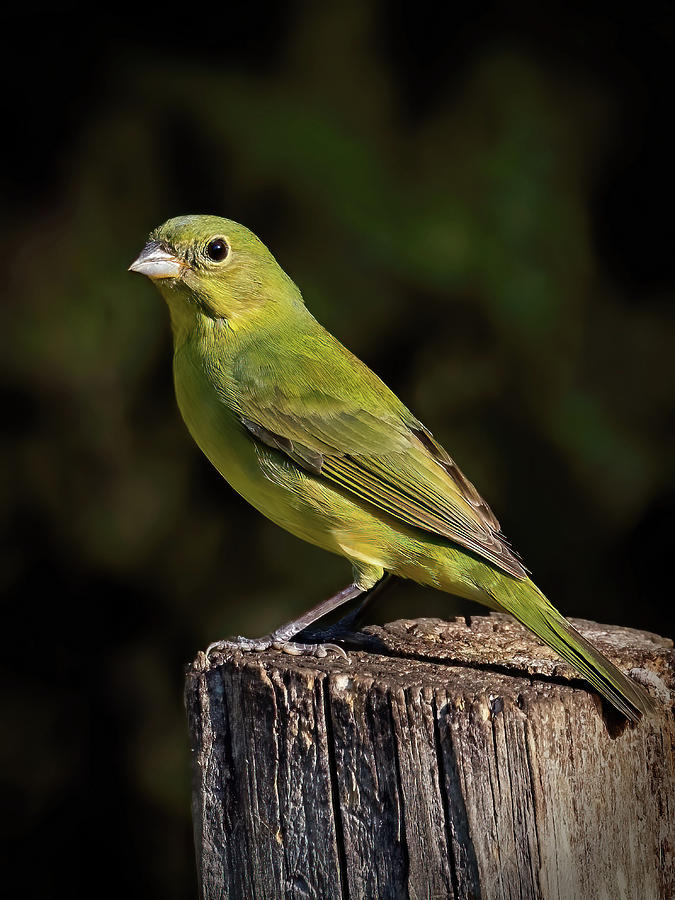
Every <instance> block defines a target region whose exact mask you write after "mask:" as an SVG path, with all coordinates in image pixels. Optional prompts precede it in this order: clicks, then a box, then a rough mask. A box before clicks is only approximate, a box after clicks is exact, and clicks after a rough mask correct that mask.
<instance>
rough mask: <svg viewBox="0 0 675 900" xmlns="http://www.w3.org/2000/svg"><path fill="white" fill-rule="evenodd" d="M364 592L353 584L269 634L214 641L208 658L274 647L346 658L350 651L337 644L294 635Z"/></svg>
mask: <svg viewBox="0 0 675 900" xmlns="http://www.w3.org/2000/svg"><path fill="white" fill-rule="evenodd" d="M364 593H366V591H365V589H364V588H362V587H360V586H359V585H358V584H356V583H353V584H350V585H348V586H347V587H346V588H343V589H342V590H341V591H338V593H337V594H333V596H332V597H329V598H328V600H324V601H323V602H322V603H319V604H318V605H317V606H314V607H312V609H309V610H307V612H306V613H304V615H302V616H300V618H299V619H294V620H293V621H292V622H288V623H287V624H286V625H282V626H281V628H277V629H276V631H273V632H272V633H271V634H266V635H265V636H264V637H261V638H246V637H241V636H240V637H236V638H233V639H231V640H225V641H214V642H213V643H212V644H209V646H208V647H207V648H206V656H207V658H208V656H209V655H210V654H211V653H213V652H214V650H215V651H220V652H227V651H228V650H269V649H270V647H272V648H274V649H276V650H283V651H284V652H285V653H290V654H292V655H299V654H301V653H308V654H311V655H312V656H319V657H322V656H326V654H327V652H328V651H329V650H333V651H335V652H336V653H340V654H342V656H344V657H345V659H347V654H346V653H345V651H344V650H343V649H342V647H338V646H337V644H301V643H297V642H295V641H292V640H291V638H292V637H294V636H295V635H296V634H298V633H299V632H301V631H302V630H303V629H304V628H307V627H308V626H309V625H311V624H312V622H316V620H317V619H320V618H321V617H322V616H325V615H328V613H329V612H332V611H333V610H334V609H336V608H337V607H338V606H341V605H342V604H343V603H347V602H348V601H349V600H355V599H356V598H357V597H360V596H361V594H364Z"/></svg>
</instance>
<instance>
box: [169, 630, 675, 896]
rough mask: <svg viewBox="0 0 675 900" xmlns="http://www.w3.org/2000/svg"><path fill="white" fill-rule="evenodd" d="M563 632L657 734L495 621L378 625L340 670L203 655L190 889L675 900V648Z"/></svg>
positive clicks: (197, 684)
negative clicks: (627, 682)
mask: <svg viewBox="0 0 675 900" xmlns="http://www.w3.org/2000/svg"><path fill="white" fill-rule="evenodd" d="M575 624H577V626H578V627H579V628H580V629H581V631H582V632H583V633H585V634H586V636H587V637H589V638H590V639H591V640H593V641H594V642H596V643H597V644H598V646H599V647H600V648H601V649H602V650H603V652H605V653H607V654H608V655H609V656H610V657H611V658H612V659H613V660H614V661H616V662H617V663H618V664H619V665H621V666H622V667H623V668H624V669H626V670H628V671H631V672H632V674H633V676H634V677H636V678H638V679H639V680H641V681H642V682H643V683H644V684H646V685H647V686H648V687H649V688H650V690H651V691H652V692H653V693H655V694H656V695H658V696H660V697H661V699H662V700H663V718H662V719H661V720H660V721H657V722H651V723H648V722H642V723H640V725H638V726H636V727H631V726H629V725H627V723H626V722H625V721H624V720H623V719H622V718H621V717H620V716H619V715H618V714H617V713H615V712H614V711H613V710H611V709H609V708H608V707H607V706H606V705H604V704H603V703H602V701H601V700H600V699H599V698H598V697H597V696H596V695H594V694H593V693H592V692H590V690H587V689H586V688H585V686H584V685H583V683H582V682H581V681H580V680H579V679H578V677H577V676H576V674H575V673H574V672H573V671H572V670H571V669H570V668H569V667H568V666H566V665H565V664H564V663H562V662H561V661H560V660H558V659H557V658H556V657H555V655H554V654H553V653H552V651H550V650H549V649H548V648H546V647H544V646H543V645H541V644H539V643H538V642H537V641H536V639H535V638H533V637H532V636H531V635H530V634H529V633H528V632H526V631H525V630H524V629H522V628H521V627H520V626H519V625H518V624H517V623H515V622H513V621H512V620H511V619H509V618H507V617H504V616H497V615H492V616H479V617H474V618H472V619H471V620H470V621H468V622H467V621H465V620H464V619H457V620H454V621H450V622H446V621H441V620H431V619H425V620H419V621H407V620H406V621H400V622H394V623H391V624H389V625H387V626H384V627H379V626H371V627H369V628H366V629H364V630H363V631H362V632H359V633H358V634H356V635H355V636H354V639H353V644H354V646H355V647H356V648H358V649H355V650H351V651H350V658H351V664H348V663H347V662H345V661H344V660H342V659H333V658H326V659H322V660H317V659H312V658H304V657H290V656H287V655H285V654H283V653H280V652H278V651H267V652H264V653H259V654H255V655H246V654H236V655H235V656H233V657H231V658H228V659H225V660H218V659H217V658H216V660H213V661H212V662H211V664H210V665H208V666H207V665H206V664H205V660H204V658H203V656H201V655H200V657H199V658H198V660H197V661H196V662H195V664H194V665H193V666H192V667H191V669H190V670H189V672H188V676H187V682H186V703H187V710H188V717H189V725H190V734H191V739H192V748H193V762H194V793H193V819H194V827H195V845H196V850H197V867H198V873H199V880H200V890H201V896H202V897H204V898H209V900H211V898H226V897H229V898H256V900H262V898H271V900H276V898H279V897H291V898H333V897H335V898H347V897H349V898H352V900H360V898H370V897H372V898H378V900H379V898H399V897H401V898H408V897H410V898H418V897H419V898H434V897H435V898H443V897H448V898H474V897H483V898H488V900H491V898H500V900H501V898H511V897H513V898H516V897H518V898H545V900H548V898H558V900H566V898H596V897H597V898H600V897H625V898H632V897H635V896H640V897H649V898H652V897H653V898H669V897H671V896H675V874H674V860H673V852H674V848H673V844H674V840H673V834H674V830H675V828H674V825H675V822H674V816H675V801H674V799H673V798H674V797H675V783H674V763H673V759H674V754H673V745H674V741H673V738H674V735H675V726H674V724H673V714H672V709H671V707H670V703H669V696H670V689H672V688H673V686H674V685H675V659H674V655H673V650H672V642H670V641H668V640H666V639H664V638H659V637H658V636H656V635H651V634H647V633H645V632H639V631H635V630H633V629H621V628H614V627H611V626H600V625H596V624H594V623H591V622H581V621H577V622H576V623H575Z"/></svg>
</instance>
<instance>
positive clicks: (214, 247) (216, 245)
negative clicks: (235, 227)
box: [206, 238, 230, 262]
mask: <svg viewBox="0 0 675 900" xmlns="http://www.w3.org/2000/svg"><path fill="white" fill-rule="evenodd" d="M229 252H230V248H229V247H228V246H227V242H226V241H225V240H223V238H214V240H212V241H209V243H208V244H207V245H206V255H207V256H208V258H209V259H212V260H213V261H214V262H222V261H223V260H224V259H225V257H226V256H227V254H228V253H229Z"/></svg>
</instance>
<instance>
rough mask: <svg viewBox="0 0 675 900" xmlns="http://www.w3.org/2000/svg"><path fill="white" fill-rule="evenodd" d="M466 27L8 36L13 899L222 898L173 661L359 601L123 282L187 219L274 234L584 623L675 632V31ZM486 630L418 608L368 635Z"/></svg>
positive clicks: (66, 19)
mask: <svg viewBox="0 0 675 900" xmlns="http://www.w3.org/2000/svg"><path fill="white" fill-rule="evenodd" d="M472 6H475V5H472V4H468V5H467V4H461V5H459V4H458V5H456V6H447V7H446V6H445V5H440V4H439V5H438V6H436V5H430V4H425V3H417V4H414V5H410V4H397V3H374V2H344V3H341V4H336V5H335V6H332V5H331V4H309V3H308V4H300V3H286V4H283V3H282V4H278V5H274V6H272V7H269V8H268V9H267V10H265V8H264V7H263V6H262V5H260V4H253V3H249V4H247V5H246V4H244V5H232V4H220V5H218V4H216V5H214V4H211V5H203V6H193V7H191V8H189V9H188V8H183V9H182V10H181V11H175V12H172V11H171V10H170V9H169V8H168V7H166V8H163V7H162V5H161V4H160V5H156V4H155V5H152V6H151V7H149V8H148V11H147V13H146V14H145V15H140V14H138V13H129V15H128V16H124V17H121V16H120V17H113V16H111V15H110V14H106V13H105V12H104V11H103V10H96V11H95V14H93V15H91V16H90V15H89V13H86V14H85V13H84V12H83V13H82V18H80V17H77V16H74V15H73V16H68V15H66V14H65V13H64V12H63V11H60V12H59V14H58V15H53V16H51V17H50V16H49V15H47V14H44V13H43V14H41V15H40V16H37V15H36V14H32V15H30V16H28V15H22V14H13V15H8V14H4V15H3V17H2V26H3V33H4V35H5V39H6V45H7V48H8V51H9V52H7V53H5V55H4V58H3V65H4V66H5V67H6V71H5V72H4V73H3V76H4V78H3V86H4V89H3V120H4V125H5V137H4V139H3V150H4V151H5V155H6V159H5V162H4V165H3V167H2V196H3V198H4V211H3V216H2V221H1V223H0V224H1V230H2V249H3V272H4V282H5V286H6V290H5V291H3V294H4V295H5V296H4V300H3V304H2V309H1V312H0V334H1V335H2V340H3V349H2V354H1V358H0V366H1V367H2V376H3V377H2V392H3V395H2V401H3V402H2V411H3V419H4V423H5V431H6V439H5V441H4V444H3V450H2V453H3V459H2V468H1V476H0V477H1V478H2V490H3V502H2V515H3V519H4V523H3V524H4V525H5V526H6V539H5V540H4V542H3V550H2V554H3V556H2V561H3V564H2V568H1V573H0V574H1V578H2V585H3V588H4V591H3V594H4V597H5V603H4V611H3V623H4V627H3V642H2V643H3V653H2V657H3V665H4V668H5V672H4V673H3V674H4V677H3V682H2V684H3V694H4V711H3V716H2V723H3V739H2V742H1V750H0V753H1V754H2V761H3V767H2V772H3V775H2V777H3V787H4V788H5V792H6V798H7V802H6V803H5V804H4V808H3V815H2V827H3V829H5V830H6V832H7V833H6V834H5V835H3V844H4V847H5V848H6V849H8V850H9V858H10V861H11V864H12V866H13V867H15V868H16V870H17V871H20V870H22V872H23V886H22V896H37V895H40V896H41V897H44V896H49V895H51V893H52V892H53V891H54V889H55V888H56V887H60V888H61V889H63V890H65V891H67V892H68V896H71V897H77V896H98V897H108V896H120V895H121V896H143V897H146V898H152V897H158V898H159V897H162V898H182V897H190V896H194V895H195V890H196V888H195V877H194V861H193V852H192V844H191V824H190V814H189V780H190V773H189V757H188V750H187V740H186V729H185V722H184V714H183V708H182V700H181V691H182V679H183V666H184V664H185V663H186V662H187V661H188V660H190V659H191V658H192V657H193V656H194V654H195V652H196V650H197V649H198V648H200V647H204V646H205V645H206V644H207V643H208V642H209V641H210V640H212V639H214V638H217V637H221V636H224V635H227V634H231V633H239V632H243V633H249V634H261V633H263V632H265V631H267V630H269V629H270V628H272V627H274V626H275V625H277V624H280V623H281V622H282V621H284V620H285V619H287V618H288V617H290V616H291V615H293V614H295V613H299V612H300V611H302V610H303V608H305V607H306V606H307V605H309V604H310V603H313V602H315V601H317V600H318V599H320V598H322V597H323V596H325V595H327V594H328V593H330V592H331V591H333V590H335V589H337V588H338V587H341V586H342V585H343V584H344V583H345V582H346V580H347V577H348V571H347V569H346V566H345V565H344V563H343V562H342V561H341V560H340V559H338V558H333V557H329V556H328V555H327V554H324V553H322V552H321V551H319V550H316V549H314V548H312V547H309V546H306V545H304V544H302V543H300V542H298V541H297V540H295V539H294V538H292V537H290V536H289V535H286V534H285V533H283V532H281V531H280V530H278V529H276V528H275V527H274V526H273V525H271V524H269V523H267V522H265V521H263V520H262V519H261V518H260V517H259V516H258V515H257V513H255V512H254V511H253V510H252V509H250V508H248V507H247V506H246V505H245V504H244V502H243V501H241V500H239V499H238V498H237V497H236V496H235V495H234V494H233V493H232V492H231V491H230V490H229V489H228V487H227V486H226V485H225V484H224V483H223V482H222V481H221V480H220V479H219V477H218V476H217V474H216V472H215V470H212V469H211V467H210V466H209V464H208V463H207V461H206V460H205V459H204V458H203V457H202V456H201V455H200V453H199V452H198V450H197V449H196V447H195V446H194V445H193V444H192V442H191V440H190V438H189V436H188V434H187V432H186V430H185V428H184V426H183V424H182V422H181V421H180V418H179V415H178V412H177V410H176V407H175V402H174V398H173V387H172V382H171V346H170V333H169V328H168V316H167V314H166V310H165V309H164V306H163V303H162V301H161V298H160V297H159V294H158V293H157V292H156V291H155V290H154V289H153V288H152V286H151V285H150V284H149V283H148V282H147V281H146V280H145V279H142V278H139V277H138V276H132V275H129V274H127V272H126V267H127V266H128V264H129V262H130V261H131V260H132V259H133V258H134V256H135V255H136V254H137V253H138V251H139V250H140V249H141V247H142V246H143V243H144V239H145V237H146V235H147V233H148V232H149V231H150V229H152V228H153V227H154V226H156V225H157V224H159V223H161V222H162V221H163V220H165V219H166V218H168V217H170V216H174V215H178V214H184V213H193V212H209V213H217V214H222V215H225V216H228V217H231V218H234V219H236V220H238V221H241V222H244V223H245V224H247V225H249V226H250V227H251V228H252V229H253V230H254V231H255V232H257V233H258V234H259V235H260V236H261V237H262V239H263V240H264V241H265V242H266V243H268V244H269V246H270V247H271V248H272V250H273V252H274V253H275V255H276V256H277V258H278V260H279V262H280V263H281V265H282V266H283V267H284V268H285V269H286V270H287V271H288V272H289V273H290V274H291V276H292V277H293V278H294V280H295V281H296V282H297V283H298V284H299V285H300V286H301V288H302V289H303V291H304V294H305V298H306V300H307V303H308V305H309V307H310V308H311V309H312V311H313V312H314V313H315V315H316V316H317V317H318V318H319V319H320V320H321V321H322V322H323V323H324V324H325V325H326V326H327V327H328V328H329V329H330V330H331V331H333V332H334V333H335V334H336V335H337V336H338V337H339V338H340V339H341V340H342V341H343V342H344V343H346V344H347V345H348V346H349V347H350V348H351V349H352V350H354V351H355V352H356V353H357V354H358V355H359V356H361V357H362V358H363V359H364V360H366V361H367V362H368V363H369V364H370V365H371V366H372V367H373V368H374V369H375V371H377V372H378V373H379V374H380V375H381V376H382V377H383V378H384V379H385V380H386V381H388V382H389V384H390V385H391V386H392V387H393V388H394V389H395V390H396V391H397V393H399V394H400V396H401V397H402V398H403V400H404V401H405V402H406V403H407V404H408V405H409V406H410V407H411V408H412V409H413V410H414V411H415V412H416V414H417V415H418V416H419V417H420V418H421V419H422V420H423V421H424V422H425V423H426V424H427V425H428V426H429V427H430V428H431V429H432V430H433V431H434V433H435V434H436V436H437V437H438V438H439V439H440V440H441V441H442V442H443V443H444V444H445V445H446V446H447V447H448V448H449V449H450V450H451V452H452V453H453V455H454V456H455V458H456V459H457V460H458V462H459V464H460V465H461V466H462V468H463V469H464V470H465V472H466V473H467V474H468V476H469V477H470V478H471V479H472V480H474V481H475V482H476V484H477V485H478V486H479V488H480V489H481V491H482V492H483V493H484V495H485V496H486V497H487V499H488V500H489V502H490V503H491V504H492V506H493V507H494V508H495V509H496V510H497V512H498V514H499V516H500V518H501V521H502V525H503V527H504V530H505V532H506V533H507V535H508V536H509V537H510V538H511V539H512V541H513V543H514V545H515V547H516V548H517V549H518V550H519V551H520V552H521V553H522V555H523V557H524V558H525V560H526V562H527V563H528V565H529V566H530V567H531V569H532V570H533V573H534V577H535V579H536V580H537V582H538V583H539V584H540V586H541V587H542V588H543V589H544V590H545V591H546V592H547V593H548V595H549V596H550V597H551V599H552V600H553V601H554V602H555V603H556V605H558V606H559V607H560V608H561V609H562V610H563V611H565V612H566V613H568V614H570V615H580V616H584V617H588V618H595V619H597V620H600V621H607V622H614V623H621V624H628V625H632V626H636V627H641V628H647V629H652V630H654V631H657V632H660V633H664V634H670V635H672V634H673V631H675V628H674V622H673V604H672V599H671V593H670V590H669V584H668V577H667V576H668V569H669V563H670V560H671V558H672V550H671V541H672V524H671V523H672V517H673V512H674V506H675V484H674V480H673V467H672V456H673V446H674V441H673V422H674V417H673V402H672V401H673V390H672V385H673V376H674V374H675V362H674V359H673V357H674V353H675V351H674V350H673V330H672V325H673V324H674V321H673V320H674V315H673V290H674V287H675V284H674V282H675V258H674V256H673V252H672V243H673V228H672V225H671V219H672V210H673V207H674V205H675V204H674V201H675V180H674V178H673V162H672V161H673V159H674V158H675V141H674V139H673V133H672V131H671V120H672V110H673V106H672V96H673V87H674V85H673V52H674V50H675V47H674V44H675V17H674V15H673V12H672V6H671V4H668V3H653V4H646V5H645V4H643V5H641V6H640V7H639V9H638V10H637V11H636V10H632V12H631V14H630V15H629V14H628V13H625V14H622V13H621V12H619V11H617V10H616V9H614V10H613V11H612V13H611V16H610V15H605V14H603V13H601V12H600V11H595V12H593V11H590V12H589V11H588V9H586V8H585V5H582V4H565V5H564V9H563V8H562V7H561V8H557V7H556V6H554V5H551V4H544V5H543V6H540V5H538V4H527V3H520V2H515V3H510V4H508V6H507V5H500V4H493V3H489V2H488V3H483V4H481V5H480V11H477V10H476V9H473V8H472ZM441 9H447V18H445V20H444V21H441V19H440V18H439V16H440V10H441ZM32 12H33V11H32V10H31V13H32ZM465 611H471V612H474V611H478V610H477V609H475V608H472V607H469V605H467V604H464V603H460V602H456V601H454V600H453V599H452V598H448V597H447V596H442V595H438V594H434V593H433V592H431V591H423V590H422V589H419V588H417V587H415V586H414V585H406V586H404V587H401V588H398V589H396V591H393V592H392V593H391V594H387V595H385V597H383V599H382V601H381V602H380V603H379V604H378V605H377V607H376V608H374V609H373V612H372V616H371V618H372V619H373V620H379V621H382V620H386V619H391V618H396V617H399V616H405V615H423V614H432V615H446V616H451V615H453V614H455V613H457V612H465ZM92 869H94V870H95V871H96V880H95V881H94V882H92V881H90V880H89V878H90V872H91V870H92ZM26 879H27V882H28V883H27V884H26ZM6 883H7V882H6Z"/></svg>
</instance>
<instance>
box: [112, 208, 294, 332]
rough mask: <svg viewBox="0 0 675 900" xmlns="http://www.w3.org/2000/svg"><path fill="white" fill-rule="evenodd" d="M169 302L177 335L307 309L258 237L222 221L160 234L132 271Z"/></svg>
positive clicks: (177, 222)
mask: <svg viewBox="0 0 675 900" xmlns="http://www.w3.org/2000/svg"><path fill="white" fill-rule="evenodd" d="M129 270H130V271H131V272H139V273H140V274H142V275H147V277H148V278H150V279H151V280H152V281H154V282H155V284H156V285H157V287H158V288H159V290H160V292H161V294H162V296H163V297H164V299H165V300H166V301H167V303H168V305H169V309H170V312H171V319H172V323H173V326H174V332H176V335H177V336H178V332H184V331H185V330H188V331H189V330H190V328H191V327H192V326H193V325H194V323H195V322H197V321H199V319H200V317H201V318H206V319H211V320H227V321H228V322H229V323H230V324H231V325H232V326H233V327H237V326H238V325H242V324H244V325H245V323H246V321H247V320H248V319H251V318H253V317H255V316H256V315H257V314H260V313H261V312H262V313H263V314H264V313H269V312H272V310H274V311H275V312H279V313H281V314H282V315H283V311H284V309H289V308H291V307H293V306H296V305H298V304H302V297H301V295H300V292H299V291H298V289H297V287H296V286H295V284H293V282H292V281H291V279H290V278H289V277H288V276H287V275H286V273H285V272H284V271H283V269H282V268H281V266H279V264H278V263H277V261H276V260H275V258H274V257H273V256H272V254H271V253H270V251H269V250H268V249H267V247H266V246H265V245H264V244H263V242H262V241H261V240H259V239H258V238H257V237H256V236H255V235H254V234H253V232H252V231H249V229H248V228H245V227H244V226H243V225H239V224H237V223H236V222H233V221H232V220H231V219H221V218H219V217H218V216H181V217H179V218H176V219H169V221H168V222H165V223H164V224H163V225H160V227H159V228H156V229H155V230H154V231H153V232H152V233H151V234H150V237H149V238H148V242H147V244H146V245H145V247H144V248H143V250H142V251H141V253H140V254H139V256H138V257H137V258H136V259H135V260H134V262H133V263H132V264H131V265H130V266H129Z"/></svg>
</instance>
